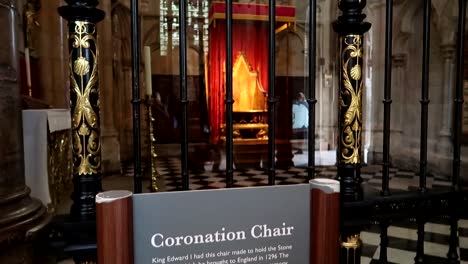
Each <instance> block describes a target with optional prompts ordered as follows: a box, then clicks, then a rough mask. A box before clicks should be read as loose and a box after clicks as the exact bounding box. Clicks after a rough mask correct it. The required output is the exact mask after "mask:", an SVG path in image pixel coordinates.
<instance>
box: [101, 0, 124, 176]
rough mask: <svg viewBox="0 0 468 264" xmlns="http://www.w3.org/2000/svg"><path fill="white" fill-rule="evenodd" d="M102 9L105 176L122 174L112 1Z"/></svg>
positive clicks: (103, 166) (103, 1) (102, 101)
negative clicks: (114, 69) (114, 79)
mask: <svg viewBox="0 0 468 264" xmlns="http://www.w3.org/2000/svg"><path fill="white" fill-rule="evenodd" d="M99 7H100V9H102V10H103V11H104V12H106V14H109V15H107V16H106V17H105V18H104V20H103V21H102V22H101V23H99V24H98V31H99V38H98V46H99V55H100V64H101V66H100V67H99V76H100V88H101V106H102V108H101V118H102V123H101V140H102V141H101V144H102V172H103V173H104V174H109V173H115V172H120V142H119V140H118V133H117V130H116V127H115V123H114V114H113V109H114V92H113V91H114V82H113V56H114V50H113V49H110V48H109V47H112V45H113V44H112V20H111V19H112V17H111V16H110V14H111V9H112V4H111V0H102V1H101V2H100V4H99Z"/></svg>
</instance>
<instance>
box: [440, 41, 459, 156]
mask: <svg viewBox="0 0 468 264" xmlns="http://www.w3.org/2000/svg"><path fill="white" fill-rule="evenodd" d="M441 53H442V58H443V61H444V64H443V83H442V85H443V86H442V90H443V99H442V102H441V104H442V111H441V116H440V117H441V123H442V128H441V130H440V132H439V137H440V140H439V143H438V146H437V148H438V150H439V152H441V153H443V154H448V155H449V156H450V154H451V153H452V138H451V137H452V126H453V98H454V97H453V93H454V90H455V71H456V70H455V54H456V46H455V44H447V45H443V46H442V47H441Z"/></svg>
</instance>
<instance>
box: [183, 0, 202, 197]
mask: <svg viewBox="0 0 468 264" xmlns="http://www.w3.org/2000/svg"><path fill="white" fill-rule="evenodd" d="M185 9H186V1H185V0H179V53H180V56H179V67H180V80H179V81H180V104H181V107H182V111H181V115H182V126H181V128H180V129H181V142H180V145H181V146H180V147H181V154H182V157H181V160H180V161H181V167H182V189H183V190H188V189H189V172H188V126H187V116H188V112H187V110H188V109H187V107H188V99H187V31H186V26H185V24H186V19H185V16H186V13H185ZM201 52H203V51H201Z"/></svg>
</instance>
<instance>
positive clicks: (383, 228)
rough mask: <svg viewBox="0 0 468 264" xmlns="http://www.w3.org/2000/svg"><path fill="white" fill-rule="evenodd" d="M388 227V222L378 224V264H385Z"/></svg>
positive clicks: (386, 261) (386, 260) (386, 259)
mask: <svg viewBox="0 0 468 264" xmlns="http://www.w3.org/2000/svg"><path fill="white" fill-rule="evenodd" d="M388 226H389V222H388V221H387V220H382V221H381V222H380V257H379V263H380V264H387V263H388V257H387V247H388Z"/></svg>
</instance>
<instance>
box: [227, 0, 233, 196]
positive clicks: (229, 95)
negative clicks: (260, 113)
mask: <svg viewBox="0 0 468 264" xmlns="http://www.w3.org/2000/svg"><path fill="white" fill-rule="evenodd" d="M225 103H226V187H227V188H231V187H232V186H233V184H234V176H233V173H234V171H233V151H234V147H233V125H232V105H233V104H234V101H233V99H232V0H226V99H225Z"/></svg>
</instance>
